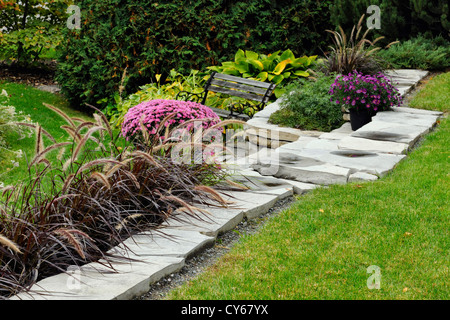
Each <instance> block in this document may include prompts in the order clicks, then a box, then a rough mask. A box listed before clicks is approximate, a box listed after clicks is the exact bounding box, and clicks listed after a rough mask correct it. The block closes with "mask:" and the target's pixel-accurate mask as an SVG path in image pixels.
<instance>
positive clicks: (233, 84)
mask: <svg viewBox="0 0 450 320" xmlns="http://www.w3.org/2000/svg"><path fill="white" fill-rule="evenodd" d="M275 87H276V85H275V84H273V83H267V82H262V81H256V80H250V79H245V78H241V77H235V76H231V75H228V74H222V73H216V72H213V73H212V74H211V77H210V78H209V79H208V81H207V82H206V84H205V91H206V92H205V93H206V94H205V96H204V100H205V101H206V96H207V91H212V92H217V93H225V94H229V95H231V96H236V97H241V98H244V99H248V100H254V101H258V102H261V103H262V104H265V103H267V102H268V101H269V98H270V96H271V95H272V93H273V90H274V89H275ZM203 104H204V102H203Z"/></svg>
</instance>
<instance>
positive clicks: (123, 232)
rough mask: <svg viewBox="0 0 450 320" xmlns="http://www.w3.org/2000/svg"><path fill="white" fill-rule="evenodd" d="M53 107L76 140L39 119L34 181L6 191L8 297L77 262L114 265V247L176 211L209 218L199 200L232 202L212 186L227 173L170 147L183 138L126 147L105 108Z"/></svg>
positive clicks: (0, 214) (2, 232) (3, 226)
mask: <svg viewBox="0 0 450 320" xmlns="http://www.w3.org/2000/svg"><path fill="white" fill-rule="evenodd" d="M48 107H49V108H50V109H51V110H53V111H55V112H57V113H58V114H60V115H61V116H62V117H63V118H64V119H65V120H66V121H67V123H68V125H67V126H65V127H64V129H65V130H66V131H68V132H70V133H71V136H72V138H73V140H72V141H67V142H62V143H55V142H54V141H55V140H54V138H53V137H52V136H51V135H49V134H48V132H46V131H44V130H43V129H42V127H40V126H39V125H38V124H36V125H33V126H34V127H35V129H36V148H35V149H36V153H35V155H34V157H33V159H30V164H29V172H30V180H29V181H28V182H24V183H22V184H20V185H16V186H8V187H5V188H3V190H2V196H1V198H0V297H8V296H10V295H12V294H16V293H17V292H18V291H21V290H26V289H27V288H29V287H30V286H31V285H32V284H33V283H35V282H36V281H39V280H40V279H43V278H45V277H47V276H51V275H53V274H55V273H61V272H65V271H66V270H67V267H68V266H70V265H82V264H85V263H88V262H92V261H96V260H98V259H100V258H103V259H104V261H105V265H108V261H110V259H111V258H112V257H114V253H111V252H110V253H106V252H107V251H108V250H109V249H110V248H112V247H113V246H115V245H117V244H118V243H120V242H121V241H123V240H124V239H126V238H127V237H129V236H130V235H132V234H135V233H137V232H140V231H142V230H155V227H156V226H158V225H159V224H160V223H161V222H163V221H165V220H166V219H167V218H168V217H173V218H174V219H179V220H183V217H185V216H186V215H189V216H192V217H194V218H196V219H202V214H203V213H202V212H203V211H202V210H199V209H197V208H196V207H195V204H196V203H205V202H209V203H211V201H213V203H217V204H219V205H226V203H225V201H223V199H222V198H221V197H220V195H219V194H218V193H217V191H216V190H218V189H217V188H214V189H213V188H212V187H211V183H212V182H214V181H217V179H220V177H221V175H222V171H220V170H219V168H218V167H217V166H216V165H214V164H207V163H203V162H202V163H200V164H192V163H188V164H187V163H182V162H177V161H174V160H173V159H172V158H171V157H168V156H167V155H168V154H170V153H167V152H168V151H170V149H171V148H175V147H176V146H177V144H176V143H175V142H176V141H174V140H171V143H168V142H167V141H166V142H164V141H162V140H161V139H159V140H158V141H160V144H159V145H158V146H153V147H152V148H149V147H147V148H145V146H143V147H142V148H141V149H139V150H137V149H135V148H134V147H133V146H130V145H125V147H124V148H123V149H122V148H121V147H119V144H118V142H120V141H119V140H118V139H117V137H114V136H113V130H112V128H111V127H110V126H109V124H108V120H107V119H106V117H105V116H104V115H103V114H101V113H99V114H95V115H94V119H95V121H82V120H81V119H78V118H70V117H68V116H67V115H65V114H64V113H62V112H61V111H59V110H58V109H56V108H54V107H52V106H48ZM48 141H50V142H51V143H50V144H49V145H47V142H48ZM156 147H158V148H156ZM157 149H158V150H157ZM163 150H165V151H166V153H164V152H160V151H163ZM55 151H58V153H59V155H60V156H59V159H60V160H59V162H57V163H51V162H50V161H49V160H48V159H47V155H48V154H50V152H55ZM222 187H223V186H222ZM117 258H122V259H126V257H125V256H119V257H117Z"/></svg>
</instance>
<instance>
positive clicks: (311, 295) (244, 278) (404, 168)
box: [168, 73, 450, 300]
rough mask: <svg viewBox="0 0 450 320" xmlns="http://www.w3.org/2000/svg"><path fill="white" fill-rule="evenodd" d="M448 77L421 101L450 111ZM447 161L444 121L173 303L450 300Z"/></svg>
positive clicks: (312, 202) (316, 197)
mask: <svg viewBox="0 0 450 320" xmlns="http://www.w3.org/2000/svg"><path fill="white" fill-rule="evenodd" d="M449 79H450V78H449V73H447V74H445V75H443V76H439V77H436V78H434V79H433V80H431V81H430V82H429V83H428V86H427V87H426V88H425V89H423V90H422V91H421V93H420V95H418V96H417V97H416V98H415V100H416V99H421V100H420V103H418V106H420V107H423V108H427V109H435V110H436V109H437V110H441V111H446V112H448V105H449V104H448V98H445V97H444V98H442V97H441V96H442V95H444V96H446V95H447V96H448V89H447V90H445V88H448V86H449ZM441 81H442V82H441ZM436 83H438V84H439V85H438V88H437V89H436V88H435V85H436ZM442 87H443V88H444V89H443V90H441V89H442ZM430 91H431V92H430ZM436 101H440V102H437V104H436V103H435V102H436ZM415 103H417V101H413V102H412V103H411V104H412V105H416V104H415ZM449 161H450V121H449V120H448V118H446V119H444V120H442V121H441V122H440V125H439V127H438V128H437V129H436V130H435V131H434V132H432V133H430V134H429V135H427V136H426V138H425V139H424V141H422V143H421V145H420V146H419V147H418V148H417V149H415V150H414V151H413V152H411V153H410V154H409V155H408V157H407V158H406V159H405V160H403V161H402V162H401V163H400V164H399V165H398V166H397V167H396V168H395V170H393V171H392V172H391V173H390V174H389V175H387V176H386V177H384V178H382V179H380V180H378V181H375V182H367V183H351V184H347V185H334V186H330V187H329V188H326V189H316V190H314V191H313V192H311V193H309V194H307V195H305V196H302V197H299V198H298V201H296V202H295V204H294V205H292V207H290V208H289V209H287V210H285V211H283V212H282V213H281V214H279V215H277V216H275V217H274V218H273V219H271V220H270V221H269V222H268V223H267V224H266V225H264V226H263V228H262V229H261V230H260V232H258V233H257V234H255V235H252V236H247V237H244V238H243V239H242V241H240V242H239V243H238V244H237V245H236V246H235V247H234V248H232V250H231V251H230V252H229V253H228V254H226V255H224V256H223V257H222V258H221V259H220V260H219V261H218V263H217V264H216V265H214V266H212V267H210V268H209V269H208V270H207V271H206V272H205V273H204V274H202V275H201V276H199V277H198V278H196V279H194V280H192V281H190V282H189V283H187V284H185V285H183V286H181V287H180V288H178V289H176V290H173V291H172V292H171V293H170V294H169V295H168V299H192V300H196V299H230V300H234V299H270V300H272V299H284V300H290V299H449V298H450V284H449V281H448V279H450V272H449V266H450V255H449V252H450V241H449V230H450V220H449V209H448V207H449V203H448V199H449V198H450V192H449V190H450V188H449V181H450V180H449V177H450V174H449V172H450V165H449ZM372 265H375V266H378V267H379V268H380V270H381V282H380V289H379V290H376V289H372V290H369V289H368V286H367V280H368V278H369V277H370V276H371V274H369V273H367V268H368V267H369V266H372Z"/></svg>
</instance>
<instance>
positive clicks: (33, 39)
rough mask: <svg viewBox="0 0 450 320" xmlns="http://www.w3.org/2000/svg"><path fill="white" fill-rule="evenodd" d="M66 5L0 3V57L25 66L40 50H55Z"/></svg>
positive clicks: (37, 0) (33, 0)
mask: <svg viewBox="0 0 450 320" xmlns="http://www.w3.org/2000/svg"><path fill="white" fill-rule="evenodd" d="M69 2H70V1H67V0H59V1H50V2H49V1H43V0H22V1H4V0H0V9H1V10H2V14H0V26H2V27H3V28H4V29H3V30H0V57H3V58H4V59H13V60H14V61H15V62H17V63H18V64H20V65H29V64H31V63H32V62H35V61H36V60H37V59H38V58H39V56H40V55H41V53H42V52H43V50H44V49H52V48H56V47H57V46H58V45H59V43H60V42H61V40H62V35H61V31H60V29H61V26H62V25H63V21H64V17H65V15H66V13H65V11H66V9H67V6H68V4H69Z"/></svg>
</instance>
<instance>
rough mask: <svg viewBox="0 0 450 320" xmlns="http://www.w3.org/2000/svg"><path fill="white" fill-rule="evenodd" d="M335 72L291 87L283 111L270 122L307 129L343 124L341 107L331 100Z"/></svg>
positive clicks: (321, 129) (283, 101)
mask: <svg viewBox="0 0 450 320" xmlns="http://www.w3.org/2000/svg"><path fill="white" fill-rule="evenodd" d="M334 79H335V75H331V76H319V77H318V78H317V80H304V81H300V82H299V83H297V84H295V85H294V84H291V85H289V86H288V90H287V92H288V93H286V94H285V95H283V97H282V102H281V108H280V110H278V111H276V112H274V113H273V114H272V115H271V117H270V119H269V122H271V123H274V124H278V125H281V126H286V127H293V128H298V129H303V130H319V131H326V132H328V131H331V130H333V129H335V128H338V127H340V126H341V125H342V124H343V122H344V121H343V117H342V111H341V107H340V106H338V105H336V104H335V103H333V102H331V101H330V95H329V93H328V91H329V89H330V87H331V84H332V83H333V82H334Z"/></svg>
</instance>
